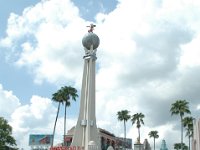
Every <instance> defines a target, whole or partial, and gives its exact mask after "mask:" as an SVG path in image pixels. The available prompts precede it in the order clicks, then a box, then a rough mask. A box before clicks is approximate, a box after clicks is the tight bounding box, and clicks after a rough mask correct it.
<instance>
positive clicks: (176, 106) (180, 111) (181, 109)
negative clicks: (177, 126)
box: [170, 100, 191, 150]
mask: <svg viewBox="0 0 200 150" xmlns="http://www.w3.org/2000/svg"><path fill="white" fill-rule="evenodd" d="M188 104H189V103H188V102H187V101H186V100H177V101H176V102H175V103H173V104H172V105H171V109H170V112H171V115H180V117H181V143H183V116H184V114H186V113H187V114H190V113H191V112H190V110H189V106H188ZM181 146H183V144H181ZM181 150H183V147H181Z"/></svg>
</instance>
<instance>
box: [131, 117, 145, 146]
mask: <svg viewBox="0 0 200 150" xmlns="http://www.w3.org/2000/svg"><path fill="white" fill-rule="evenodd" d="M144 117H145V116H144V114H142V113H136V114H134V115H133V116H132V118H131V122H132V125H133V124H135V123H136V127H137V128H138V141H139V143H140V127H141V124H144V121H143V118H144Z"/></svg>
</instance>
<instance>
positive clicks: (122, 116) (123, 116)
mask: <svg viewBox="0 0 200 150" xmlns="http://www.w3.org/2000/svg"><path fill="white" fill-rule="evenodd" d="M129 113H130V112H129V111H128V110H121V111H118V112H117V118H118V120H119V121H123V122H124V144H125V142H126V122H127V121H128V120H129V119H130V118H131V116H130V115H129ZM124 147H125V145H124Z"/></svg>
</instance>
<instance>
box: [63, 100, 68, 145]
mask: <svg viewBox="0 0 200 150" xmlns="http://www.w3.org/2000/svg"><path fill="white" fill-rule="evenodd" d="M66 108H67V102H65V117H64V134H63V145H64V146H65V133H66Z"/></svg>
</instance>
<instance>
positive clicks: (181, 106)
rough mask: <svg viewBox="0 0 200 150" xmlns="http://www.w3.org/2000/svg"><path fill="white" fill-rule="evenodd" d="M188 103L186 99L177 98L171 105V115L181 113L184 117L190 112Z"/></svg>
mask: <svg viewBox="0 0 200 150" xmlns="http://www.w3.org/2000/svg"><path fill="white" fill-rule="evenodd" d="M188 104H189V103H188V102H187V101H186V100H177V101H176V102H175V103H173V104H172V105H171V109H170V111H171V115H180V117H183V116H184V114H185V113H187V114H190V113H191V112H190V110H189V106H188Z"/></svg>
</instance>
